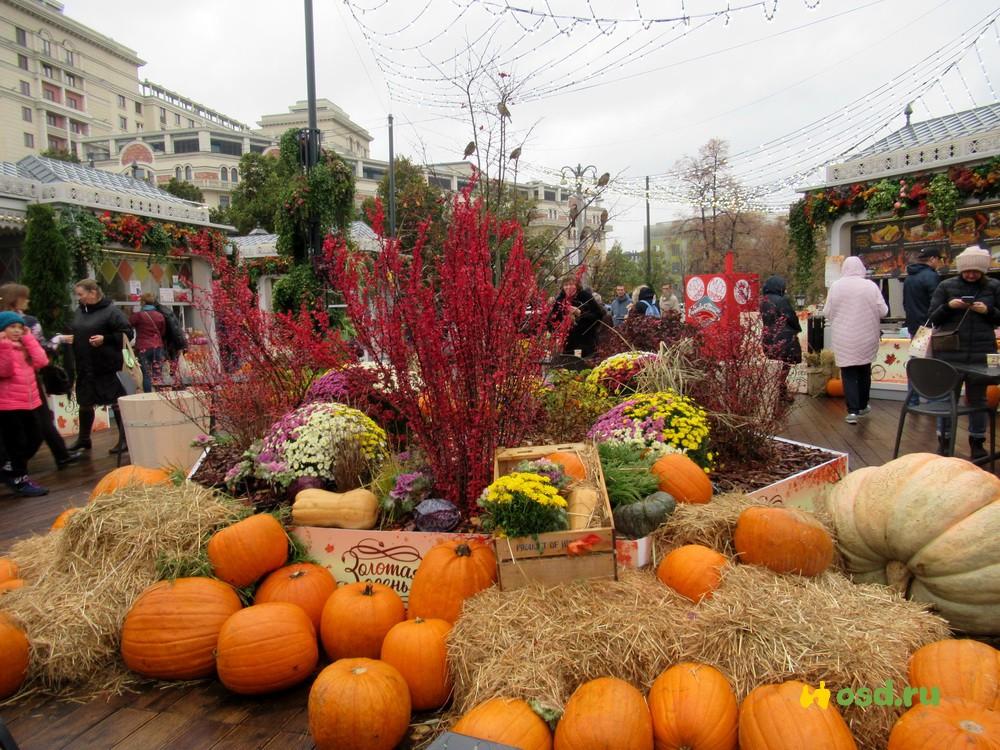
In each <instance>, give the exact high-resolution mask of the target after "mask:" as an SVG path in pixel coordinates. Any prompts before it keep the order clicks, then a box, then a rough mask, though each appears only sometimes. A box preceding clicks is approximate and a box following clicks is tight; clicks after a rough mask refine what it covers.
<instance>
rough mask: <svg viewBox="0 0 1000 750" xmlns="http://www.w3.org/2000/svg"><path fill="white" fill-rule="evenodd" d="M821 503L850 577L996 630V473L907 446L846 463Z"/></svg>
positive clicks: (999, 611) (999, 509)
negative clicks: (861, 463)
mask: <svg viewBox="0 0 1000 750" xmlns="http://www.w3.org/2000/svg"><path fill="white" fill-rule="evenodd" d="M828 509H829V511H830V514H831V516H832V517H833V524H834V529H835V535H836V538H837V547H838V548H839V550H840V552H841V554H842V555H843V557H844V563H845V566H846V568H847V571H848V572H849V573H851V574H852V576H853V577H854V580H856V581H859V582H863V583H883V584H885V583H888V584H889V585H890V586H892V587H894V588H896V589H897V590H898V591H900V592H902V593H905V594H906V595H907V596H908V597H909V598H910V599H913V600H915V601H919V602H926V603H927V604H930V605H933V607H934V608H935V609H936V610H937V611H938V612H939V613H940V614H941V615H942V616H943V617H945V618H946V619H947V620H948V621H949V623H951V625H952V627H953V628H955V629H957V630H962V631H965V632H967V633H976V634H990V633H1000V545H998V544H997V539H998V538H1000V479H998V478H997V477H995V476H994V475H993V474H990V473H989V472H986V471H983V470H982V469H980V468H978V467H976V466H974V465H973V464H971V463H969V462H968V461H965V460H963V459H960V458H946V457H942V456H937V455H933V454H931V453H911V454H908V455H906V456H902V457H900V458H897V459H895V460H894V461H890V462H889V463H887V464H885V465H884V466H880V467H866V468H863V469H858V470H856V471H852V472H851V473H850V474H848V475H847V476H846V477H845V478H844V479H842V480H841V481H840V482H838V483H837V484H836V485H834V487H833V489H832V490H831V492H830V497H829V507H828Z"/></svg>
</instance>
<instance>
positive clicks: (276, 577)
mask: <svg viewBox="0 0 1000 750" xmlns="http://www.w3.org/2000/svg"><path fill="white" fill-rule="evenodd" d="M336 590H337V580H336V579H335V578H334V577H333V575H332V574H331V573H330V571H329V570H327V569H326V568H324V567H322V566H321V565H316V564H314V563H295V564H294V565H286V566H285V567H283V568H278V569H277V570H276V571H274V572H273V573H270V574H269V575H268V576H267V578H265V579H264V580H263V581H261V584H260V586H258V587H257V592H256V593H255V594H254V603H255V604H264V603H266V602H290V603H292V604H297V605H298V606H300V607H302V609H303V610H304V611H305V613H306V614H307V615H309V619H310V620H312V624H313V628H314V629H315V630H316V632H317V633H318V632H319V625H320V618H321V617H322V615H323V605H324V604H326V600H327V599H329V598H330V594H332V593H333V592H334V591H336Z"/></svg>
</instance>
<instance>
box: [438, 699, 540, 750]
mask: <svg viewBox="0 0 1000 750" xmlns="http://www.w3.org/2000/svg"><path fill="white" fill-rule="evenodd" d="M451 731H453V732H455V734H464V735H466V736H468V737H476V738H478V739H481V740H488V741H490V742H497V743H499V744H501V745H510V746H511V747H516V748H518V750H552V732H550V731H549V726H548V724H546V723H545V722H544V721H543V720H542V719H541V717H540V716H539V715H538V714H536V713H535V712H534V711H532V710H531V706H529V705H528V704H527V703H525V702H524V701H522V700H519V699H517V698H490V699H489V700H488V701H484V702H483V703H480V704H479V705H478V706H476V707H475V708H473V709H472V710H471V711H469V712H467V713H466V714H465V715H464V716H462V718H461V719H459V720H458V722H457V723H456V724H455V726H453V727H452V728H451Z"/></svg>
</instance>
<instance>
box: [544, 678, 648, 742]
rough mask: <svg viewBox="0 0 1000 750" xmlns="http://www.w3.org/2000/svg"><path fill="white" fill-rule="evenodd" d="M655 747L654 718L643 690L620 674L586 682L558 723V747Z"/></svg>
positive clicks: (570, 699) (578, 689)
mask: <svg viewBox="0 0 1000 750" xmlns="http://www.w3.org/2000/svg"><path fill="white" fill-rule="evenodd" d="M611 747H614V748H619V747H620V748H628V749H629V750H653V720H652V718H651V717H650V715H649V708H648V707H647V706H646V699H645V698H643V697H642V693H640V692H639V691H638V690H636V689H635V688H634V687H632V686H631V685H629V684H628V683H627V682H625V681H624V680H619V679H618V678H617V677H598V678H597V679H596V680H591V681H590V682H585V683H583V684H582V685H580V687H578V688H577V689H576V690H574V691H573V695H571V696H570V697H569V700H568V701H567V702H566V708H565V709H564V711H563V715H562V718H561V719H560V720H559V724H557V725H556V737H555V745H554V748H555V750H582V749H583V748H595V749H596V748H611Z"/></svg>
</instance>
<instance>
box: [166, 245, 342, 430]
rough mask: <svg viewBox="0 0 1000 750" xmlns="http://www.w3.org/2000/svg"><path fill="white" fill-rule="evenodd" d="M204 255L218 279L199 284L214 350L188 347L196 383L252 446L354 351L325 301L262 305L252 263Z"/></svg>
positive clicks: (206, 402)
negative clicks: (280, 307)
mask: <svg viewBox="0 0 1000 750" xmlns="http://www.w3.org/2000/svg"><path fill="white" fill-rule="evenodd" d="M201 255H202V257H204V258H205V259H206V260H207V261H208V262H209V263H211V265H212V271H213V280H212V286H211V289H210V290H197V292H198V293H197V294H196V296H195V304H196V306H197V307H198V308H199V311H200V312H201V313H202V316H203V318H205V319H209V318H211V319H214V322H215V330H214V332H213V333H212V334H211V335H209V338H208V341H209V346H208V351H207V352H202V353H201V354H200V356H198V355H195V353H194V352H189V354H188V355H187V359H188V360H189V364H190V374H191V378H192V381H193V384H194V387H192V388H191V391H192V392H193V393H194V394H195V396H196V399H197V401H198V403H199V405H201V406H202V407H204V408H205V409H206V410H208V411H209V413H211V414H212V416H213V417H214V418H215V423H216V427H217V429H218V431H219V432H222V433H226V434H228V435H229V436H231V437H232V438H233V439H234V440H235V441H236V444H237V445H238V446H240V447H244V448H245V447H247V446H249V445H250V443H252V442H253V441H254V440H256V439H257V438H260V437H262V436H263V435H264V433H265V432H266V430H267V428H268V427H270V426H271V424H273V423H274V422H275V421H276V420H277V419H279V418H280V417H281V416H282V415H284V414H286V413H287V412H289V411H291V410H292V409H294V408H296V407H297V406H299V405H300V404H301V403H302V401H303V399H304V397H305V395H306V391H307V390H308V389H309V386H310V385H311V384H312V382H313V380H314V379H315V378H317V377H318V376H320V375H322V374H323V372H325V371H326V370H327V369H329V368H331V367H338V366H340V365H343V364H344V363H345V362H347V361H349V360H351V359H354V357H353V356H352V355H351V354H350V351H349V348H348V346H347V344H346V343H345V342H344V341H343V339H342V338H341V337H340V335H339V334H338V332H337V331H336V329H332V328H331V327H330V320H329V317H328V316H327V314H326V312H325V311H324V310H323V309H321V308H316V309H307V308H305V307H303V308H302V309H301V310H299V311H298V312H295V313H272V312H267V311H264V310H261V309H260V307H259V306H258V303H257V295H256V294H255V293H254V292H253V290H252V289H251V286H250V279H249V277H248V274H247V271H246V269H245V268H243V267H241V266H237V265H234V264H232V263H231V262H230V261H229V260H228V259H227V258H226V257H225V256H223V255H221V254H214V253H204V254H201ZM178 403H181V402H178Z"/></svg>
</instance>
